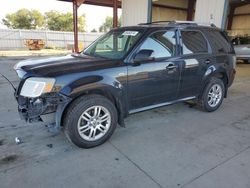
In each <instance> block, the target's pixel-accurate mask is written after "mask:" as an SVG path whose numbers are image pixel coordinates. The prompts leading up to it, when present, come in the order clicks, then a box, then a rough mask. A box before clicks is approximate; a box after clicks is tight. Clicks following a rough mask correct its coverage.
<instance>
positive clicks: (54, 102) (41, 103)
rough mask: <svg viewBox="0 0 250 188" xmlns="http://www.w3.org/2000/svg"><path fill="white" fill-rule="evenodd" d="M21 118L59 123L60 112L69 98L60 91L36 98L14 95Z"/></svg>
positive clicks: (29, 120)
mask: <svg viewBox="0 0 250 188" xmlns="http://www.w3.org/2000/svg"><path fill="white" fill-rule="evenodd" d="M16 99H17V102H18V111H19V114H20V117H21V119H23V120H25V121H27V122H30V123H31V122H39V121H43V122H45V123H47V124H59V125H60V123H61V121H59V120H58V117H59V118H61V114H62V112H63V111H64V108H65V106H66V105H67V104H68V103H69V102H70V98H68V97H66V96H64V95H62V94H60V93H48V94H44V95H42V96H40V97H37V98H27V97H23V96H21V95H18V96H16ZM57 116H58V117H57Z"/></svg>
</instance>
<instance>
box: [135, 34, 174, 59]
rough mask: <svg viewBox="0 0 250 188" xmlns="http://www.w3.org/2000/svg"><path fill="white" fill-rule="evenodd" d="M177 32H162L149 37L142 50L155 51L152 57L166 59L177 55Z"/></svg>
mask: <svg viewBox="0 0 250 188" xmlns="http://www.w3.org/2000/svg"><path fill="white" fill-rule="evenodd" d="M175 49H176V37H175V31H161V32H157V33H154V34H153V35H151V36H149V37H148V38H147V39H146V40H145V41H144V42H143V44H142V46H141V47H140V49H139V51H141V50H153V51H154V52H153V53H152V55H151V57H154V58H164V57H172V56H174V55H175Z"/></svg>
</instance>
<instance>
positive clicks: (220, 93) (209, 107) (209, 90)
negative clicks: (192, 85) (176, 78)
mask: <svg viewBox="0 0 250 188" xmlns="http://www.w3.org/2000/svg"><path fill="white" fill-rule="evenodd" d="M213 91H215V92H213ZM224 96H225V85H224V83H223V81H222V80H221V79H219V78H216V77H212V78H211V79H210V81H209V83H208V84H207V85H206V87H205V89H204V90H203V93H202V95H201V97H200V98H199V101H198V105H199V106H200V108H201V109H202V110H203V111H206V112H213V111H215V110H217V109H218V108H219V107H220V106H221V104H222V102H223V99H224Z"/></svg>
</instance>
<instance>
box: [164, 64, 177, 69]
mask: <svg viewBox="0 0 250 188" xmlns="http://www.w3.org/2000/svg"><path fill="white" fill-rule="evenodd" d="M175 68H177V66H176V65H174V64H169V65H168V66H167V67H166V69H168V70H172V69H175Z"/></svg>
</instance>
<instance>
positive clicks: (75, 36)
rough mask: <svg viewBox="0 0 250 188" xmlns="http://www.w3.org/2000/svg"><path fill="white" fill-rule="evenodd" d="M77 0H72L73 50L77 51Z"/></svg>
mask: <svg viewBox="0 0 250 188" xmlns="http://www.w3.org/2000/svg"><path fill="white" fill-rule="evenodd" d="M77 9H78V6H77V0H73V24H74V52H76V53H78V52H79V47H78V19H77V18H78V14H77Z"/></svg>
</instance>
